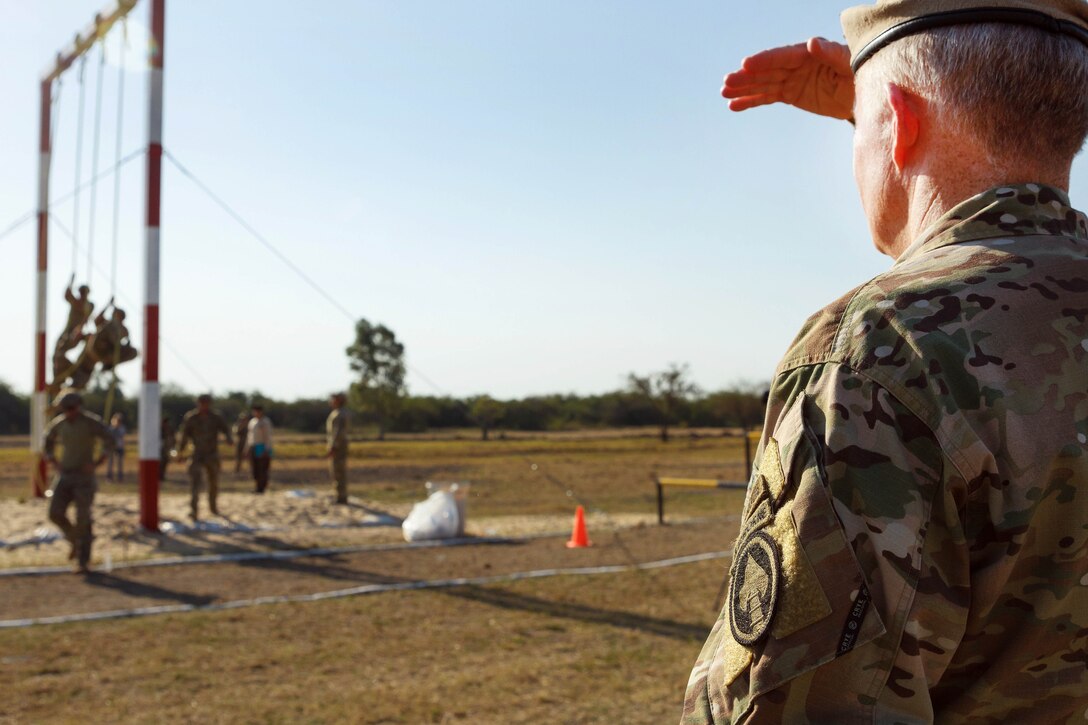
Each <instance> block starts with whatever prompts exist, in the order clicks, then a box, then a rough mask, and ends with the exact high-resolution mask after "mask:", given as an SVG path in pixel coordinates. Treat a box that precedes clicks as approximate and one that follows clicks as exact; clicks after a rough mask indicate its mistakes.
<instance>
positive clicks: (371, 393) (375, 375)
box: [347, 319, 407, 440]
mask: <svg viewBox="0 0 1088 725" xmlns="http://www.w3.org/2000/svg"><path fill="white" fill-rule="evenodd" d="M347 354H348V360H349V364H350V367H351V370H352V372H354V373H357V374H358V376H359V379H358V380H356V381H355V382H353V383H352V384H351V390H350V393H349V397H350V400H351V405H352V407H353V408H355V409H357V410H359V411H362V412H366V413H370V414H371V415H373V416H374V419H375V421H376V422H377V424H378V440H384V439H385V431H386V428H387V427H388V425H389V423H390V422H391V421H392V420H393V418H394V417H396V415H397V412H398V410H399V409H400V404H401V399H402V398H403V397H404V395H405V393H406V392H407V391H406V388H405V385H404V376H405V365H404V345H403V344H402V343H399V342H397V337H396V335H394V334H393V331H392V330H390V329H389V328H388V327H386V326H385V325H372V324H370V322H368V321H367V320H366V319H360V320H359V321H358V322H356V323H355V342H354V343H352V345H351V346H350V347H348V349H347Z"/></svg>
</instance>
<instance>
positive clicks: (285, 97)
mask: <svg viewBox="0 0 1088 725" xmlns="http://www.w3.org/2000/svg"><path fill="white" fill-rule="evenodd" d="M167 4H168V8H167V44H166V65H167V68H166V111H165V112H166V121H165V131H164V144H165V146H166V147H167V149H168V151H170V152H171V153H173V154H174V156H176V157H177V158H178V160H179V161H181V162H182V163H183V164H185V165H186V166H187V167H188V168H189V169H190V170H191V171H193V172H194V173H195V174H197V175H198V176H199V177H201V178H202V179H203V180H204V181H205V182H206V183H207V184H208V185H209V186H210V187H211V188H212V189H213V190H215V191H216V192H217V193H218V194H220V195H221V196H223V197H224V198H225V199H227V200H228V201H229V202H230V203H231V204H232V205H233V206H234V207H235V208H236V209H237V210H238V211H239V212H240V213H241V214H242V215H243V216H244V217H246V218H247V219H248V220H250V221H251V222H252V223H253V224H254V226H256V227H257V228H258V229H259V230H260V231H261V232H262V233H263V234H264V235H265V236H266V237H267V238H268V239H269V240H270V241H271V242H272V243H273V244H275V245H276V246H277V247H278V248H279V249H281V250H282V251H283V253H284V254H286V255H287V256H288V257H290V258H291V259H292V260H293V261H294V262H295V263H296V264H298V265H299V266H300V267H301V268H302V269H303V270H305V272H306V273H307V274H309V275H310V276H311V277H313V278H314V279H316V280H318V281H319V282H320V284H321V285H322V286H323V287H324V288H325V289H326V290H327V292H328V294H329V295H331V296H332V297H333V298H335V299H336V300H338V301H339V302H340V303H341V304H343V305H344V306H346V307H347V308H348V309H349V310H351V311H352V313H353V314H354V315H355V316H362V317H367V318H368V319H370V320H372V321H376V322H382V323H385V324H387V325H389V326H390V327H391V328H393V329H394V330H395V331H396V333H397V334H398V336H399V337H400V338H401V339H403V341H404V342H405V344H406V346H407V351H408V361H409V364H410V365H411V366H412V367H413V368H414V369H416V370H418V371H421V372H422V373H423V374H424V375H426V377H427V378H428V379H429V380H431V381H433V383H435V384H436V385H437V388H438V389H440V391H441V392H448V393H450V394H454V395H468V394H474V393H484V392H487V393H490V394H492V395H494V396H497V397H504V398H505V397H513V396H523V395H528V394H533V393H545V392H577V393H591V392H603V391H606V390H611V389H615V388H617V387H619V386H621V385H622V384H623V381H624V376H625V375H626V373H627V372H629V371H637V372H648V371H652V370H657V369H662V368H663V367H664V366H666V365H667V364H668V363H670V362H687V363H689V364H690V365H691V369H692V372H693V375H694V377H695V379H696V380H697V382H698V383H699V384H700V385H702V386H703V387H704V388H707V389H715V388H719V387H722V386H725V385H727V384H729V383H731V382H734V381H738V380H742V379H747V380H761V379H767V378H769V376H770V374H771V372H772V371H773V368H774V365H775V363H776V361H777V359H778V358H779V356H780V355H781V354H782V353H783V351H784V349H785V347H786V346H787V345H788V343H789V341H790V340H791V338H792V337H793V335H794V333H795V332H796V330H797V328H798V327H799V326H800V324H801V323H802V322H803V320H804V318H805V317H806V316H807V315H808V314H809V313H810V312H812V311H814V310H815V309H817V308H818V307H819V306H821V305H823V304H825V303H826V302H828V301H830V300H831V299H834V298H835V297H837V296H838V295H839V294H841V293H842V292H844V291H846V290H847V289H849V288H851V287H853V286H854V285H855V284H858V283H859V282H861V281H864V280H865V279H867V278H868V277H870V276H872V275H873V274H876V273H878V272H880V271H881V270H883V269H885V268H886V267H887V266H888V265H889V263H890V262H889V260H887V259H886V258H884V257H882V256H880V255H879V254H878V253H877V252H875V251H874V250H873V249H872V246H871V243H870V241H869V239H868V234H867V231H866V226H865V223H864V219H863V217H862V214H861V208H860V204H859V202H858V200H857V195H856V192H855V189H854V185H853V179H852V176H851V170H850V168H851V165H850V143H851V129H850V127H849V126H848V125H847V124H845V123H837V122H834V121H829V120H825V119H818V118H815V117H812V116H807V115H805V114H801V113H796V112H790V111H789V110H788V109H784V108H774V109H760V110H757V111H753V112H749V113H746V114H731V113H729V112H728V111H727V110H726V108H725V104H724V102H723V101H722V99H721V98H720V97H719V96H718V89H719V86H720V83H721V77H722V75H723V74H724V73H725V72H726V71H728V70H731V69H733V68H734V67H735V66H736V65H737V63H738V62H739V60H740V59H741V58H742V57H743V56H744V55H746V54H748V53H751V52H754V51H756V50H759V49H761V48H763V47H768V46H770V45H777V44H782V43H786V42H793V41H796V40H800V39H803V38H805V37H807V36H809V35H813V34H821V35H825V36H828V37H832V38H840V37H841V32H840V30H839V26H838V12H839V10H840V9H841V7H842V6H841V5H840V4H838V3H832V2H827V1H825V0H819V1H806V2H779V3H762V4H760V3H748V4H737V3H724V2H721V1H720V0H680V1H678V2H670V3H664V2H645V1H642V2H639V1H634V0H608V1H605V0H576V1H575V0H547V1H544V0H526V1H524V2H522V1H519V2H510V1H509V0H489V1H482V0H474V1H471V2H469V1H461V0H456V1H455V0H449V1H447V0H442V1H439V0H430V1H428V2H420V1H414V0H404V1H400V2H391V1H388V0H387V1H385V2H371V1H362V0H360V1H352V2H349V1H347V0H333V1H332V2H325V3H319V4H316V5H313V7H314V8H315V9H317V12H314V13H307V9H308V6H307V4H305V3H299V2H297V0H296V1H294V2H281V1H279V0H276V1H267V2H262V3H251V2H240V1H238V0H233V1H228V2H222V0H217V1H216V2H212V0H185V1H184V2H180V1H179V0H167ZM99 8H100V2H99V0H53V1H51V2H48V3H5V7H4V9H3V10H2V17H3V20H4V24H5V26H6V28H7V30H8V32H7V33H5V40H4V42H3V44H0V62H2V64H3V67H4V69H5V71H4V73H3V74H0V94H2V96H0V97H2V98H3V99H4V101H5V103H4V113H3V115H2V116H0V136H2V137H3V138H4V155H3V164H2V165H0V226H2V225H6V224H7V223H8V222H9V221H11V220H14V219H16V218H17V217H19V216H20V215H21V214H23V213H24V212H26V211H28V210H30V209H32V208H33V206H34V202H35V185H36V168H37V156H36V143H37V141H36V134H37V123H38V117H37V113H38V111H37V79H38V76H39V73H40V71H41V70H42V69H43V68H44V67H45V66H46V65H47V64H48V61H49V59H50V58H51V57H52V55H53V54H54V53H55V52H56V51H57V50H58V49H59V48H60V47H61V46H62V45H63V44H64V43H65V41H66V40H68V39H69V38H70V37H71V36H72V34H73V33H74V31H75V30H76V29H77V28H80V27H82V26H83V25H84V24H85V23H86V22H87V21H88V20H89V19H90V18H91V17H92V16H93V14H94V12H95V11H96V10H98V9H99ZM258 9H259V11H258ZM146 13H147V7H146V5H145V3H144V2H143V1H142V2H141V4H140V6H139V7H138V8H137V10H136V12H135V16H134V18H133V22H132V24H133V27H131V28H130V36H131V38H133V39H134V41H133V42H134V43H135V42H136V41H135V39H137V38H138V37H139V36H140V33H139V32H138V30H139V28H137V27H135V26H136V24H137V23H146ZM114 45H116V43H115V44H114ZM113 50H114V51H116V48H113ZM133 52H134V51H131V50H130V51H129V57H130V59H131V57H132V54H133ZM116 57H117V54H116V52H113V53H112V54H111V57H110V59H109V60H110V64H108V65H107V66H106V74H105V86H104V88H105V90H104V108H105V112H104V115H103V131H102V142H101V151H100V155H101V157H100V166H102V167H106V166H108V165H109V164H111V163H112V159H113V157H114V134H115V132H116V125H115V123H116V118H115V102H116V95H115V92H116V84H117V67H116V65H114V64H113V63H114V62H115V61H116ZM97 63H98V58H97V55H94V56H92V57H91V61H90V62H89V63H88V66H87V70H86V75H85V82H86V84H87V86H86V87H87V89H88V95H87V105H86V110H85V114H86V118H85V124H86V128H87V129H88V130H87V132H86V134H85V137H84V138H85V140H84V157H83V158H84V161H83V174H84V177H85V178H86V177H87V176H88V175H89V173H90V165H91V141H92V135H91V133H90V129H91V123H92V120H91V116H92V111H93V107H94V106H93V95H92V94H91V93H90V91H91V90H93V87H94V82H95V79H96V73H97ZM146 78H147V76H146V73H144V72H142V71H141V70H139V69H138V68H133V69H132V70H130V71H129V72H127V73H126V79H125V83H126V95H127V100H128V101H129V102H128V104H127V111H126V115H125V118H124V124H125V134H124V135H125V141H124V143H123V148H124V150H125V151H128V150H131V149H136V148H139V147H140V146H142V145H143V143H144V139H145V124H146V119H145V115H146V114H145V111H144V108H145V99H146ZM77 98H78V96H77V79H76V74H75V73H69V74H68V75H67V76H66V78H65V80H64V85H63V91H62V97H61V100H60V118H59V121H58V133H57V136H58V141H57V149H56V160H55V163H54V167H53V172H54V173H53V184H52V190H53V194H54V196H59V195H60V194H62V193H64V192H67V191H68V190H70V189H71V188H72V186H73V184H74V179H75V171H74V159H75V137H76V134H75V120H76V112H77ZM122 173H123V176H122V181H123V183H122V205H121V210H122V216H123V217H124V221H123V223H122V225H121V227H120V235H119V247H120V250H121V252H120V259H119V274H118V276H117V279H116V285H117V288H118V290H119V291H120V294H121V295H122V298H123V299H124V301H126V302H127V303H128V307H129V309H130V311H131V321H132V323H133V324H132V325H131V328H132V330H133V331H134V333H135V339H136V343H137V345H142V340H141V334H140V328H141V320H140V317H141V315H140V310H139V307H140V301H141V298H142V291H141V290H142V281H141V277H140V275H141V272H140V270H141V264H142V262H141V255H142V252H141V249H142V238H141V236H140V234H141V227H140V224H141V221H140V220H141V218H142V211H141V208H142V205H143V192H142V184H143V181H142V177H143V162H142V161H140V162H136V163H133V164H130V165H129V166H127V167H125V169H124V170H123V172H122ZM1084 181H1085V171H1084V164H1083V161H1078V163H1077V166H1076V167H1075V169H1074V179H1073V187H1074V188H1073V198H1074V202H1077V201H1078V200H1079V199H1080V198H1081V195H1080V189H1081V188H1082V187H1083V186H1084V184H1083V182H1084ZM112 194H113V187H112V182H111V181H107V182H105V183H102V184H100V185H99V188H98V212H97V217H98V225H97V229H96V232H95V244H94V253H93V263H94V265H95V266H97V267H100V268H101V269H102V270H104V271H105V272H106V273H105V274H103V273H100V272H97V271H96V272H94V275H93V276H92V278H91V281H92V288H93V292H94V294H93V296H94V297H95V298H97V299H98V301H99V304H101V303H102V302H104V300H105V299H106V297H108V289H109V287H110V279H109V274H108V270H109V269H110V266H111V261H110V258H111V254H110V236H111V234H112V231H111V230H112V225H111V224H110V219H111V212H112V208H111V205H112ZM81 204H82V207H81V212H80V215H81V220H80V225H81V226H82V227H83V229H82V231H81V232H80V237H81V243H84V244H85V243H86V240H87V237H88V235H89V232H88V228H87V225H88V218H89V215H90V207H89V192H88V191H84V192H83V194H82V195H81ZM1080 206H1082V207H1083V206H1084V204H1083V203H1082V204H1080ZM55 213H56V215H57V218H58V219H59V220H60V222H61V223H63V224H64V225H66V226H68V227H70V226H71V225H72V223H73V205H72V204H71V203H68V204H64V205H58V206H57V207H56V209H55ZM52 240H53V243H52V249H51V279H50V283H51V291H50V300H49V304H50V315H49V323H50V330H49V334H50V338H53V337H54V336H55V334H56V332H57V331H58V330H59V326H60V325H61V323H62V321H63V315H64V313H65V310H64V307H65V306H64V304H63V302H62V298H61V287H62V285H63V283H64V281H66V279H67V277H68V275H69V274H70V273H71V271H72V251H71V244H70V242H69V241H68V239H67V237H65V236H64V233H63V232H62V231H60V230H58V229H57V228H56V227H54V229H53V237H52ZM162 240H163V253H162V260H163V266H162V269H163V288H162V334H163V337H164V338H165V339H166V342H167V343H168V347H167V348H165V349H164V351H163V355H162V375H161V377H162V379H163V380H164V381H167V382H175V383H178V384H180V385H183V386H184V387H186V388H188V389H191V390H194V391H195V390H200V389H204V388H206V387H207V386H208V385H210V386H212V387H213V388H214V390H216V391H218V392H222V391H226V390H232V389H245V390H252V389H260V390H262V391H264V392H265V393H267V394H270V395H274V396H277V397H295V396H303V395H307V396H309V395H323V394H324V393H326V392H328V391H330V390H334V389H337V388H343V387H344V386H345V385H346V384H347V383H348V382H349V379H350V374H349V371H348V369H347V364H346V359H345V356H344V348H345V347H346V346H347V345H348V344H350V342H351V339H352V334H353V332H352V325H351V322H350V321H349V320H348V319H347V318H346V317H345V316H344V315H343V314H341V312H340V311H338V310H337V309H336V308H335V307H334V306H332V305H331V304H329V303H328V302H327V301H326V300H325V299H323V298H322V297H320V296H319V295H317V294H316V293H315V292H314V291H313V290H312V289H310V288H309V287H308V286H306V285H305V283H303V282H302V281H301V280H299V278H298V277H296V276H295V275H294V273H293V272H291V271H290V270H289V269H288V268H287V267H286V266H285V265H283V264H282V263H281V262H280V261H279V260H277V259H276V258H275V257H273V256H270V255H269V254H268V253H267V252H266V251H265V250H264V249H263V248H261V247H260V245H259V244H257V243H256V242H255V241H254V240H253V239H251V238H250V237H249V236H248V235H247V234H246V233H245V232H244V231H243V230H242V229H241V228H240V227H239V226H238V225H237V224H235V222H234V221H232V220H231V219H230V218H229V217H228V216H226V215H225V214H224V213H223V212H222V211H221V210H220V209H219V208H217V207H216V206H214V205H213V204H212V203H211V202H210V201H209V200H208V199H207V198H206V197H205V196H203V195H202V193H201V192H200V191H199V190H197V189H196V187H194V186H193V184H192V183H191V182H190V181H189V180H188V179H186V178H185V177H183V176H182V175H181V174H179V173H177V172H176V171H175V170H174V169H172V168H170V167H169V166H167V169H166V174H165V178H164V207H163V231H162ZM33 252H34V237H33V225H32V224H28V225H26V226H25V227H23V228H22V229H20V230H19V231H18V232H17V233H15V234H13V235H11V236H9V237H7V238H6V239H3V240H0V253H2V254H3V259H4V264H3V285H0V324H2V325H3V327H4V329H5V331H6V334H5V344H4V346H3V348H2V352H0V380H4V381H7V382H9V383H10V384H12V385H13V386H15V387H16V388H17V389H19V390H22V391H27V390H29V388H30V386H31V380H32V357H31V341H32V337H33V334H32V333H33V301H34V299H33V294H34V293H33V269H34V256H33ZM76 270H77V277H78V279H79V280H84V279H86V276H87V272H86V270H87V258H86V252H83V253H81V254H80V255H79V258H78V261H77V264H76ZM50 345H52V340H50ZM171 350H176V351H178V352H179V353H180V357H179V356H178V355H176V354H174V353H173V352H172V351H171ZM187 365H188V366H187ZM190 368H191V369H190ZM194 371H195V372H194ZM122 377H123V378H124V379H125V382H126V389H127V390H129V391H130V392H132V391H134V390H135V384H136V383H137V382H138V378H139V369H138V363H133V364H131V365H130V366H129V368H128V369H127V370H126V371H124V373H123V375H122ZM409 385H410V388H411V390H412V392H414V393H419V394H427V393H435V392H438V391H437V390H436V389H435V387H432V386H431V385H430V384H429V383H428V382H425V381H424V380H423V379H422V378H421V377H419V376H418V375H416V374H412V375H410V376H409Z"/></svg>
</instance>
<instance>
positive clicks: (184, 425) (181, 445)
mask: <svg viewBox="0 0 1088 725" xmlns="http://www.w3.org/2000/svg"><path fill="white" fill-rule="evenodd" d="M190 420H191V418H189V417H188V416H186V417H184V418H182V419H181V425H179V426H178V437H177V445H175V446H174V450H176V451H177V452H178V453H179V454H180V453H181V452H182V451H184V450H185V446H186V445H187V444H188V443H189V436H190V432H189V421H190Z"/></svg>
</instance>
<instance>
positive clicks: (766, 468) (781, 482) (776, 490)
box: [759, 438, 786, 503]
mask: <svg viewBox="0 0 1088 725" xmlns="http://www.w3.org/2000/svg"><path fill="white" fill-rule="evenodd" d="M759 472H760V474H762V475H763V478H764V479H766V481H767V492H768V493H770V495H771V500H772V501H774V502H775V503H778V502H780V501H781V500H782V495H783V494H784V493H786V476H785V475H784V474H783V473H782V456H781V454H780V452H779V449H778V441H776V440H775V439H774V438H768V439H767V445H766V447H765V448H764V450H763V458H762V459H761V460H760V462H759Z"/></svg>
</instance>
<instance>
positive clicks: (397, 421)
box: [0, 319, 766, 441]
mask: <svg viewBox="0 0 1088 725" xmlns="http://www.w3.org/2000/svg"><path fill="white" fill-rule="evenodd" d="M345 353H346V354H347V357H348V364H349V367H350V369H351V371H352V372H353V373H354V374H355V379H354V380H353V381H352V382H351V384H350V386H349V388H348V407H349V408H350V409H351V410H352V411H353V412H354V413H355V415H356V425H357V426H359V425H361V426H372V427H373V428H375V429H376V430H377V437H378V438H379V439H382V438H384V437H385V433H386V431H393V432H398V433H423V432H426V431H430V430H436V429H443V428H468V427H476V428H478V429H479V430H480V436H481V438H483V439H484V440H487V439H488V437H489V436H490V434H491V432H492V431H494V430H511V431H554V430H578V429H589V428H624V427H633V426H656V427H657V428H658V430H659V432H660V436H661V440H662V441H668V440H669V430H670V429H671V428H673V427H676V426H686V427H699V428H708V427H743V428H751V427H755V426H758V425H759V424H760V423H761V422H762V420H763V408H764V402H765V401H764V399H763V390H764V388H765V387H766V386H765V385H762V384H751V383H738V384H735V385H733V386H731V387H729V388H727V389H725V390H719V391H716V392H711V393H704V392H703V391H702V390H700V389H699V388H698V387H697V386H696V385H695V384H694V383H693V382H691V380H690V372H689V369H688V366H687V365H676V364H673V365H670V366H669V367H668V368H667V369H666V370H661V371H657V372H652V373H649V374H644V375H639V374H636V373H633V372H632V373H630V374H628V376H627V385H626V387H625V388H623V389H621V390H616V391H613V392H609V393H603V394H600V395H573V394H568V395H562V394H555V395H534V396H529V397H526V398H520V399H514V400H496V399H495V398H492V397H491V396H489V395H475V396H470V397H466V398H456V397H452V396H419V395H410V394H409V393H408V389H407V386H406V385H405V377H406V371H407V364H406V363H405V360H404V354H405V351H404V344H403V343H402V342H399V341H398V340H397V337H396V334H395V333H394V332H393V331H392V330H391V329H389V328H388V327H386V326H385V325H381V324H372V323H371V322H369V321H368V320H366V319H360V320H358V321H357V322H356V324H355V341H354V342H353V343H352V344H351V345H350V346H349V347H347V348H346V349H345ZM108 393H109V387H108V384H107V381H106V380H105V379H104V378H96V379H95V380H93V381H92V384H91V385H90V386H89V387H88V389H87V390H86V391H84V395H83V397H84V405H85V407H86V409H88V410H91V411H95V412H103V411H104V408H105V403H106V398H107V397H108ZM161 395H162V412H163V415H164V416H166V417H167V418H169V419H170V422H171V423H172V424H173V425H175V426H176V425H177V424H178V422H180V420H181V417H182V415H184V414H185V412H186V411H187V410H190V409H191V408H192V407H193V397H194V396H193V394H192V393H190V392H188V391H186V390H183V389H181V388H179V387H178V386H176V385H170V384H166V385H164V386H163V388H162V391H161ZM255 403H261V404H262V405H263V406H264V409H265V412H266V413H267V414H268V416H269V417H270V418H271V419H272V420H273V421H274V423H275V424H276V425H277V426H278V427H280V428H286V429H288V430H295V431H299V432H303V433H316V432H320V431H323V430H324V425H325V418H326V416H327V415H328V412H329V407H328V400H327V399H326V398H302V399H299V400H293V401H286V400H276V399H274V398H272V397H270V396H267V395H264V394H262V393H261V392H260V391H251V392H245V391H231V392H228V393H226V394H225V395H221V396H219V397H218V398H217V400H216V402H215V407H216V408H217V409H218V410H219V411H220V412H221V413H222V414H223V415H225V416H227V417H228V418H230V419H233V418H236V417H237V416H238V414H239V413H241V412H244V411H247V410H249V408H250V406H252V405H253V404H255ZM112 411H113V412H119V413H121V414H123V415H124V418H125V420H126V421H127V422H128V425H129V426H130V427H131V426H133V425H134V424H135V421H136V415H137V401H136V400H135V399H134V398H126V397H125V396H124V394H123V392H122V391H121V390H120V389H118V390H117V391H116V393H115V397H114V400H113V407H112ZM29 430H30V404H29V399H28V398H27V396H22V395H19V394H18V393H16V392H15V391H13V390H12V389H11V387H10V386H8V385H6V384H5V383H3V382H2V381H0V435H11V434H18V433H22V434H26V433H28V432H29Z"/></svg>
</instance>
